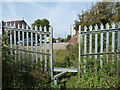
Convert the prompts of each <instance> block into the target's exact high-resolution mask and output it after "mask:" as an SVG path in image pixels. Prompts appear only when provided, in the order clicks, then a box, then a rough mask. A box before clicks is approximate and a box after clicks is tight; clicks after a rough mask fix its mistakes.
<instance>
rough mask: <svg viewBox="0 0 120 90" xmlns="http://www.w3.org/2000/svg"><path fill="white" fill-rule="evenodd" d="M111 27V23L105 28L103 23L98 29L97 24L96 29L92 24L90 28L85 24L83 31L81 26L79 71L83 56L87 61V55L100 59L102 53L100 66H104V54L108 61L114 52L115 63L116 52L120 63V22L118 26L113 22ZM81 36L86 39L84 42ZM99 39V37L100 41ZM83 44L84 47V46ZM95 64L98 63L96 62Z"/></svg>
mask: <svg viewBox="0 0 120 90" xmlns="http://www.w3.org/2000/svg"><path fill="white" fill-rule="evenodd" d="M109 27H110V25H109V24H108V23H107V24H106V28H105V29H104V25H103V24H101V26H100V30H98V26H97V25H95V28H94V29H93V28H92V26H91V25H90V27H89V29H88V28H87V27H86V26H84V31H81V30H82V28H81V26H79V41H78V42H79V64H78V70H79V72H80V68H81V67H80V66H81V64H82V63H81V61H82V59H81V57H83V60H84V61H83V62H84V63H86V62H87V61H86V56H89V57H90V59H92V56H94V59H95V60H98V59H99V58H98V55H100V67H101V68H102V65H103V62H102V58H103V54H105V55H106V58H107V59H106V60H107V62H108V55H109V54H112V63H114V54H117V60H118V65H119V64H120V55H119V53H120V22H119V23H118V26H117V27H118V28H115V24H114V23H112V24H111V27H112V28H109ZM87 30H88V31H87ZM110 34H111V36H110ZM98 35H99V36H100V37H99V38H98ZM81 37H83V39H84V42H83V43H81ZM98 39H99V42H98ZM105 40H106V41H105ZM115 40H117V41H115ZM88 42H89V43H88ZM93 42H94V45H93ZM115 42H116V44H115ZM82 44H83V47H82ZM98 45H99V46H98ZM88 46H89V47H88ZM93 46H94V47H93ZM94 64H96V62H95V63H94ZM85 72H86V65H84V73H85Z"/></svg>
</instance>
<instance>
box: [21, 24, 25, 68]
mask: <svg viewBox="0 0 120 90" xmlns="http://www.w3.org/2000/svg"><path fill="white" fill-rule="evenodd" d="M22 29H24V24H22ZM24 39H25V38H24V31H22V49H23V50H25V46H24V45H25V43H24ZM23 70H25V52H24V51H23Z"/></svg>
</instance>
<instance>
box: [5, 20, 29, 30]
mask: <svg viewBox="0 0 120 90" xmlns="http://www.w3.org/2000/svg"><path fill="white" fill-rule="evenodd" d="M4 23H5V24H6V23H8V24H9V23H12V24H13V23H16V24H18V23H20V24H22V23H24V24H25V25H27V26H28V27H29V29H30V26H29V25H28V24H27V23H26V21H25V20H14V21H6V22H4Z"/></svg>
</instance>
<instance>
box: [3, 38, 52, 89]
mask: <svg viewBox="0 0 120 90" xmlns="http://www.w3.org/2000/svg"><path fill="white" fill-rule="evenodd" d="M2 41H3V42H2V88H3V89H5V88H21V89H22V88H24V89H27V88H50V87H51V86H50V84H49V83H51V81H50V80H51V79H50V75H48V74H47V73H44V75H42V74H41V72H40V68H34V69H32V68H31V69H30V70H29V71H28V72H22V71H20V65H19V64H18V63H15V62H14V61H15V58H14V57H13V56H11V53H10V49H8V48H7V47H6V46H8V45H7V43H6V42H7V38H6V36H3V38H2Z"/></svg>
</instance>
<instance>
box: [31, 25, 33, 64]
mask: <svg viewBox="0 0 120 90" xmlns="http://www.w3.org/2000/svg"><path fill="white" fill-rule="evenodd" d="M31 30H33V27H32V26H31ZM31 51H32V52H33V33H32V32H31ZM31 60H32V61H31V62H32V65H33V53H31Z"/></svg>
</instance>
